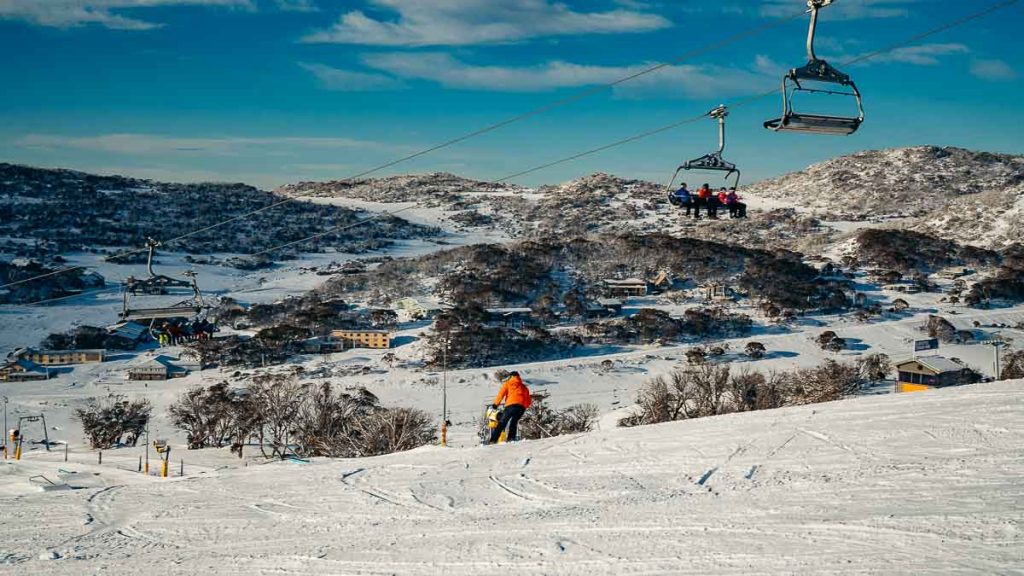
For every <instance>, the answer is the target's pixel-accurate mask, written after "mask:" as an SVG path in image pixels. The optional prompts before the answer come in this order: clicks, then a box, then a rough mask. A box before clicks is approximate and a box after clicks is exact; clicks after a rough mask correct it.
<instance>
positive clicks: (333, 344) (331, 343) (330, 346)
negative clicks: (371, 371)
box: [302, 336, 352, 354]
mask: <svg viewBox="0 0 1024 576" xmlns="http://www.w3.org/2000/svg"><path fill="white" fill-rule="evenodd" d="M346 348H352V344H351V343H349V342H348V341H347V340H341V339H338V338H334V337H332V336H327V337H321V336H316V337H313V338H309V339H308V340H305V341H303V342H302V349H303V351H305V352H306V354H330V353H332V352H341V351H342V350H344V349H346Z"/></svg>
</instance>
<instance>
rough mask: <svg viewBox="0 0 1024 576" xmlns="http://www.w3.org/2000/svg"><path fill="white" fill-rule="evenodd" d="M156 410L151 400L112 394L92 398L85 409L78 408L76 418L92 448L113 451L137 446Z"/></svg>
mask: <svg viewBox="0 0 1024 576" xmlns="http://www.w3.org/2000/svg"><path fill="white" fill-rule="evenodd" d="M152 411H153V407H152V405H151V404H150V403H149V400H146V399H139V400H128V398H126V397H125V396H123V395H120V394H111V395H109V396H106V397H105V398H99V399H97V398H90V399H89V402H88V403H87V404H86V405H85V406H84V407H80V408H76V409H75V418H76V419H77V420H78V421H79V422H81V423H82V430H83V431H84V432H85V435H86V436H87V437H88V438H89V445H90V446H91V447H93V448H113V447H115V446H118V445H121V444H127V445H128V446H135V445H136V444H137V443H138V441H139V438H140V437H141V436H142V434H143V432H145V430H146V425H147V424H149V417H150V414H151V413H152ZM122 440H123V442H122Z"/></svg>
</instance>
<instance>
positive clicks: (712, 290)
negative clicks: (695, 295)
mask: <svg viewBox="0 0 1024 576" xmlns="http://www.w3.org/2000/svg"><path fill="white" fill-rule="evenodd" d="M701 292H702V293H703V295H704V299H705V300H707V301H709V302H722V301H725V300H732V290H730V289H729V287H728V286H726V285H725V284H722V283H719V282H711V283H709V284H705V285H704V286H701Z"/></svg>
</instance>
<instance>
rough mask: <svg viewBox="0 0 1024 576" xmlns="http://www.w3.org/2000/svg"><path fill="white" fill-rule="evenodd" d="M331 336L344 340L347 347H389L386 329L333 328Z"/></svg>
mask: <svg viewBox="0 0 1024 576" xmlns="http://www.w3.org/2000/svg"><path fill="white" fill-rule="evenodd" d="M331 337H332V338H337V339H339V340H343V341H345V343H347V344H348V346H347V347H348V348H391V333H390V332H388V331H387V330H334V331H332V332H331Z"/></svg>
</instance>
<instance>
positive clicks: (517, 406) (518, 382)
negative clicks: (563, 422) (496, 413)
mask: <svg viewBox="0 0 1024 576" xmlns="http://www.w3.org/2000/svg"><path fill="white" fill-rule="evenodd" d="M502 401H504V402H505V409H504V410H502V411H501V420H500V421H499V422H498V425H497V427H495V428H494V429H493V430H491V442H490V443H491V444H497V443H498V439H499V438H500V437H501V433H502V432H503V431H505V429H506V427H507V428H508V430H507V434H506V438H507V439H508V440H515V439H516V434H517V432H518V430H519V419H520V418H522V417H523V413H524V412H526V409H527V408H529V407H530V401H531V400H530V389H529V388H527V387H526V383H524V382H523V379H522V378H521V377H520V376H519V372H516V371H515V370H513V371H512V372H511V373H510V374H509V377H508V379H507V380H505V382H504V383H502V385H501V390H500V391H499V392H498V395H497V396H495V398H494V403H493V404H491V409H492V410H496V409H497V408H498V405H499V404H501V403H502Z"/></svg>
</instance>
